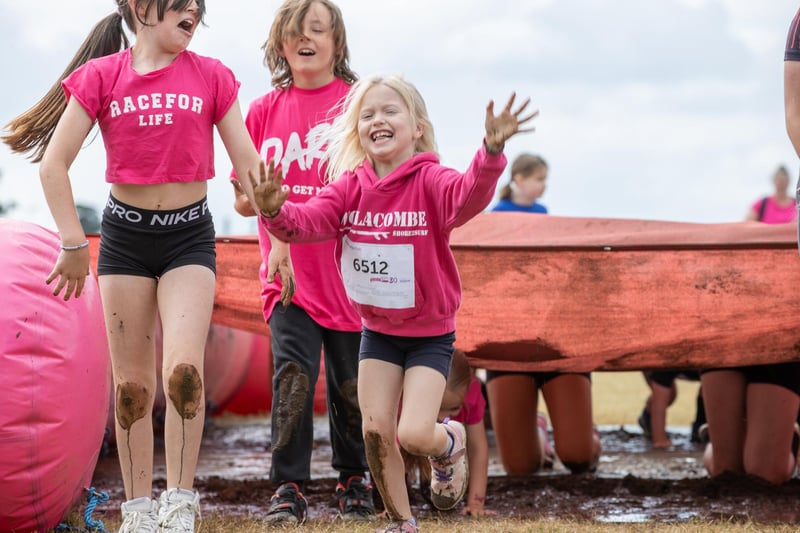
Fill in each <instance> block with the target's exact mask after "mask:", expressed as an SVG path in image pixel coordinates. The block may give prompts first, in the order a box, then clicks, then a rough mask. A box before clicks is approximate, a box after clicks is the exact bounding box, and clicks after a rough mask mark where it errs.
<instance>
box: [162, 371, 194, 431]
mask: <svg viewBox="0 0 800 533" xmlns="http://www.w3.org/2000/svg"><path fill="white" fill-rule="evenodd" d="M167 387H168V388H169V399H170V401H171V402H172V405H174V406H175V409H176V410H177V411H178V414H179V415H180V417H181V418H182V419H184V420H191V419H193V418H194V417H196V416H197V413H198V412H199V411H200V406H201V405H202V403H203V378H202V377H201V376H200V373H199V372H198V371H197V368H195V367H194V366H193V365H187V364H181V365H178V366H176V367H175V369H174V370H173V371H172V374H171V375H170V376H169V383H168V385H167Z"/></svg>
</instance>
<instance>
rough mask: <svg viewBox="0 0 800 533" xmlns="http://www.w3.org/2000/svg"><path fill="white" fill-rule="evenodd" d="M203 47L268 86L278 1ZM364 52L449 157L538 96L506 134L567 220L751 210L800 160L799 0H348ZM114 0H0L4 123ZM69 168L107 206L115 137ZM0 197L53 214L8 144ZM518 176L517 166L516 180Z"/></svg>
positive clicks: (32, 170)
mask: <svg viewBox="0 0 800 533" xmlns="http://www.w3.org/2000/svg"><path fill="white" fill-rule="evenodd" d="M207 4H208V13H207V17H206V22H207V25H208V26H207V27H203V28H200V30H199V32H198V33H197V34H196V36H195V38H194V40H193V42H192V45H191V49H192V50H194V51H195V52H198V53H201V54H204V55H210V56H214V57H218V58H220V59H221V60H222V61H223V62H224V63H225V64H227V65H228V66H229V67H230V68H232V69H233V71H234V72H235V73H236V75H237V77H238V78H239V79H240V80H241V82H242V87H241V91H240V103H241V105H242V108H243V111H246V109H247V107H248V105H249V103H250V102H251V101H252V100H253V99H254V98H255V97H257V96H258V95H260V94H262V93H264V92H266V91H267V90H269V89H270V86H269V73H268V71H267V69H266V67H265V66H264V65H263V63H262V51H261V49H260V47H261V44H262V43H263V42H264V40H265V39H266V37H267V32H268V30H269V26H270V24H271V21H272V18H273V15H274V13H275V11H276V9H277V7H278V5H279V4H280V2H279V1H278V0H224V1H223V0H209V1H208V2H207ZM338 5H339V6H340V7H341V9H342V12H343V15H344V19H345V23H346V26H347V30H348V41H349V45H350V50H351V65H352V67H353V68H354V70H356V72H358V73H359V74H360V75H362V76H363V75H367V74H371V73H375V72H381V73H402V74H404V75H405V76H406V77H407V78H408V79H409V80H410V81H412V82H414V83H415V84H416V85H417V87H418V88H419V89H420V91H421V92H422V94H423V96H424V97H425V99H426V102H427V104H428V108H429V111H430V113H431V116H432V119H433V124H434V128H435V133H436V140H437V142H438V145H439V151H440V154H441V156H442V161H443V163H445V164H447V165H450V166H453V167H455V168H458V169H460V170H463V169H465V168H466V166H467V164H468V163H469V160H470V158H471V157H472V155H473V153H474V151H475V149H476V148H477V147H478V146H479V143H480V142H481V138H482V133H483V113H484V107H485V105H486V103H487V102H488V100H490V99H495V101H497V102H505V100H506V98H507V97H508V95H509V94H510V93H511V91H517V93H518V94H520V95H522V96H530V97H531V98H532V102H533V106H535V107H537V108H539V109H540V111H541V114H540V117H539V118H538V120H537V123H536V127H537V131H536V132H535V133H533V134H528V135H524V136H519V137H516V138H514V139H512V141H510V142H509V143H508V144H507V147H506V154H507V156H508V158H509V160H512V159H513V157H514V156H515V155H517V154H518V153H520V152H523V151H530V152H534V153H537V154H540V155H542V156H543V157H544V158H545V159H546V160H547V161H548V163H549V164H550V175H549V178H548V188H547V191H546V192H545V195H544V198H543V199H542V202H543V203H544V204H545V205H547V207H548V208H549V209H550V212H551V213H552V214H555V215H564V216H586V217H610V218H642V219H651V220H670V221H685V222H731V221H738V220H741V219H742V218H743V217H744V215H745V213H746V212H747V210H748V208H749V206H750V204H752V202H754V201H755V200H756V198H758V197H759V196H762V195H765V194H768V193H769V192H770V191H771V189H772V187H771V176H772V173H773V172H774V170H775V168H777V166H778V165H780V164H785V165H787V166H788V167H789V168H790V170H791V173H792V175H793V176H794V175H797V173H798V169H800V165H798V160H797V156H796V155H795V154H794V151H793V149H792V147H791V144H790V143H789V141H788V137H787V135H786V129H785V124H784V118H783V51H784V46H785V40H786V34H787V30H788V28H789V24H790V22H791V20H792V17H793V16H794V14H795V11H796V10H797V8H798V2H797V1H796V0H795V1H790V0H768V1H756V0H561V1H558V0H497V1H494V2H489V1H486V0H482V1H479V0H374V1H365V0H340V1H339V2H338ZM113 7H114V1H113V0H70V1H69V2H65V1H63V0H34V1H21V0H0V47H1V48H2V50H3V53H2V55H0V72H2V73H3V80H2V83H0V122H2V124H6V123H7V122H8V121H9V120H10V119H11V118H13V117H14V116H16V115H18V114H20V113H22V112H24V111H25V110H26V109H28V108H29V107H30V106H31V105H32V104H33V103H35V101H36V100H37V99H38V98H39V97H41V96H42V95H43V94H44V93H45V91H46V90H47V89H48V88H49V87H50V85H51V84H52V83H53V81H54V80H55V78H56V77H57V76H58V75H59V74H60V73H61V71H62V70H63V68H64V67H65V66H66V65H67V63H68V61H69V60H70V59H71V57H72V55H73V54H74V52H75V50H77V47H78V46H79V44H80V43H81V42H82V40H83V39H84V38H85V36H86V35H87V34H88V32H89V30H90V28H91V27H92V26H93V25H94V24H95V23H96V22H97V21H99V20H100V18H102V17H103V16H105V15H106V14H108V13H110V12H111V11H112V9H113ZM87 144H88V147H87V148H86V149H84V151H83V152H82V153H81V154H79V156H78V159H77V161H76V162H75V164H74V166H73V170H72V182H73V188H74V192H75V197H76V200H77V201H78V202H80V203H84V204H88V205H91V206H95V207H97V208H98V209H99V208H101V207H102V205H103V204H104V202H105V199H106V197H107V194H108V185H107V184H106V183H105V181H104V177H103V176H104V157H105V156H104V154H103V150H102V142H101V141H100V140H99V139H95V140H94V142H92V143H91V144H89V143H87ZM216 167H217V174H218V176H219V177H217V178H215V179H214V180H212V182H211V184H210V188H209V199H210V203H211V208H212V211H213V213H214V216H215V219H216V221H217V231H218V233H220V234H223V233H224V234H237V233H251V232H253V231H254V228H255V226H254V225H253V223H252V220H250V221H248V220H244V219H241V218H240V217H238V215H236V214H235V213H234V211H233V209H232V207H231V203H232V202H231V199H232V194H231V191H230V186H229V184H228V181H227V179H226V178H225V176H227V174H228V172H229V169H230V162H229V160H228V157H227V155H226V154H225V151H224V149H223V148H222V146H221V144H220V143H218V146H217V150H216ZM0 171H2V177H0V204H8V203H9V202H15V203H16V204H17V208H16V209H15V210H14V211H13V212H12V213H11V216H13V217H14V218H18V219H24V220H30V221H33V222H37V223H39V224H42V225H44V226H46V227H50V228H53V227H54V226H53V223H52V220H51V218H50V215H49V213H48V211H47V208H46V206H45V204H44V200H43V195H42V193H41V188H40V185H39V180H38V174H37V168H36V166H35V165H32V164H30V163H29V162H28V160H26V159H25V158H23V157H22V156H19V155H14V154H11V153H10V151H9V150H8V149H7V148H6V147H5V145H3V146H2V148H0ZM507 179H508V174H507V173H506V174H505V175H504V176H503V178H502V181H506V180H507Z"/></svg>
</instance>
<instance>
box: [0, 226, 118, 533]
mask: <svg viewBox="0 0 800 533" xmlns="http://www.w3.org/2000/svg"><path fill="white" fill-rule="evenodd" d="M0 234H2V239H0V294H2V303H3V308H2V312H0V332H2V335H0V405H2V408H0V532H12V531H48V530H50V529H51V528H53V527H55V526H56V525H57V524H58V523H59V522H60V521H61V520H62V519H63V517H64V516H65V515H66V514H67V513H68V512H69V510H70V508H71V507H72V505H73V503H75V504H77V502H78V500H79V499H80V500H83V499H84V497H85V494H86V493H85V492H84V490H85V489H87V488H89V486H90V483H91V480H92V474H93V472H94V468H95V465H96V463H97V457H98V455H99V453H100V448H101V445H102V442H103V433H104V430H105V426H106V421H107V413H108V411H107V409H108V400H109V396H110V379H109V377H110V372H111V365H110V362H109V358H108V343H107V340H106V332H105V326H104V324H103V310H102V305H101V303H100V293H99V290H98V287H97V281H96V279H95V278H94V276H91V275H90V276H88V277H87V278H86V284H85V286H84V290H83V293H82V294H81V296H80V298H72V299H70V300H69V301H66V302H65V301H64V300H63V298H60V297H58V298H57V297H55V296H53V287H54V285H51V286H48V285H45V278H47V276H48V274H49V273H50V271H51V270H52V268H53V265H54V264H55V262H56V258H57V257H58V254H59V252H60V250H59V245H60V243H61V241H60V239H59V237H58V236H57V235H56V234H55V233H53V232H51V231H49V230H46V229H44V228H42V227H40V226H37V225H34V224H31V223H27V222H21V221H14V220H10V219H0Z"/></svg>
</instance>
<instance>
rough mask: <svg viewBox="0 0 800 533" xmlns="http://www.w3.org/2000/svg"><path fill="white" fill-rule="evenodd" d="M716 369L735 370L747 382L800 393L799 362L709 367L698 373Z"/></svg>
mask: <svg viewBox="0 0 800 533" xmlns="http://www.w3.org/2000/svg"><path fill="white" fill-rule="evenodd" d="M718 370H736V371H738V372H742V373H743V374H744V377H745V379H746V380H747V383H769V384H771V385H778V386H780V387H783V388H786V389H789V390H790V391H792V392H794V393H795V394H797V395H800V362H792V363H775V364H772V365H751V366H739V367H735V368H709V369H706V370H701V371H700V374H706V373H708V372H716V371H718Z"/></svg>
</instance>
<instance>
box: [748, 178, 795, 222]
mask: <svg viewBox="0 0 800 533" xmlns="http://www.w3.org/2000/svg"><path fill="white" fill-rule="evenodd" d="M772 184H773V186H774V187H775V192H773V193H772V194H771V195H770V196H765V197H764V198H759V199H758V200H757V201H755V202H754V203H753V205H752V206H750V210H749V211H748V212H747V216H746V217H745V220H757V221H759V222H764V223H765V224H785V223H787V222H794V221H795V220H797V204H796V202H795V198H794V196H792V195H790V194H789V171H788V170H787V169H786V167H785V166H783V165H781V166H779V167H778V168H777V170H775V173H774V174H773V175H772Z"/></svg>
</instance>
